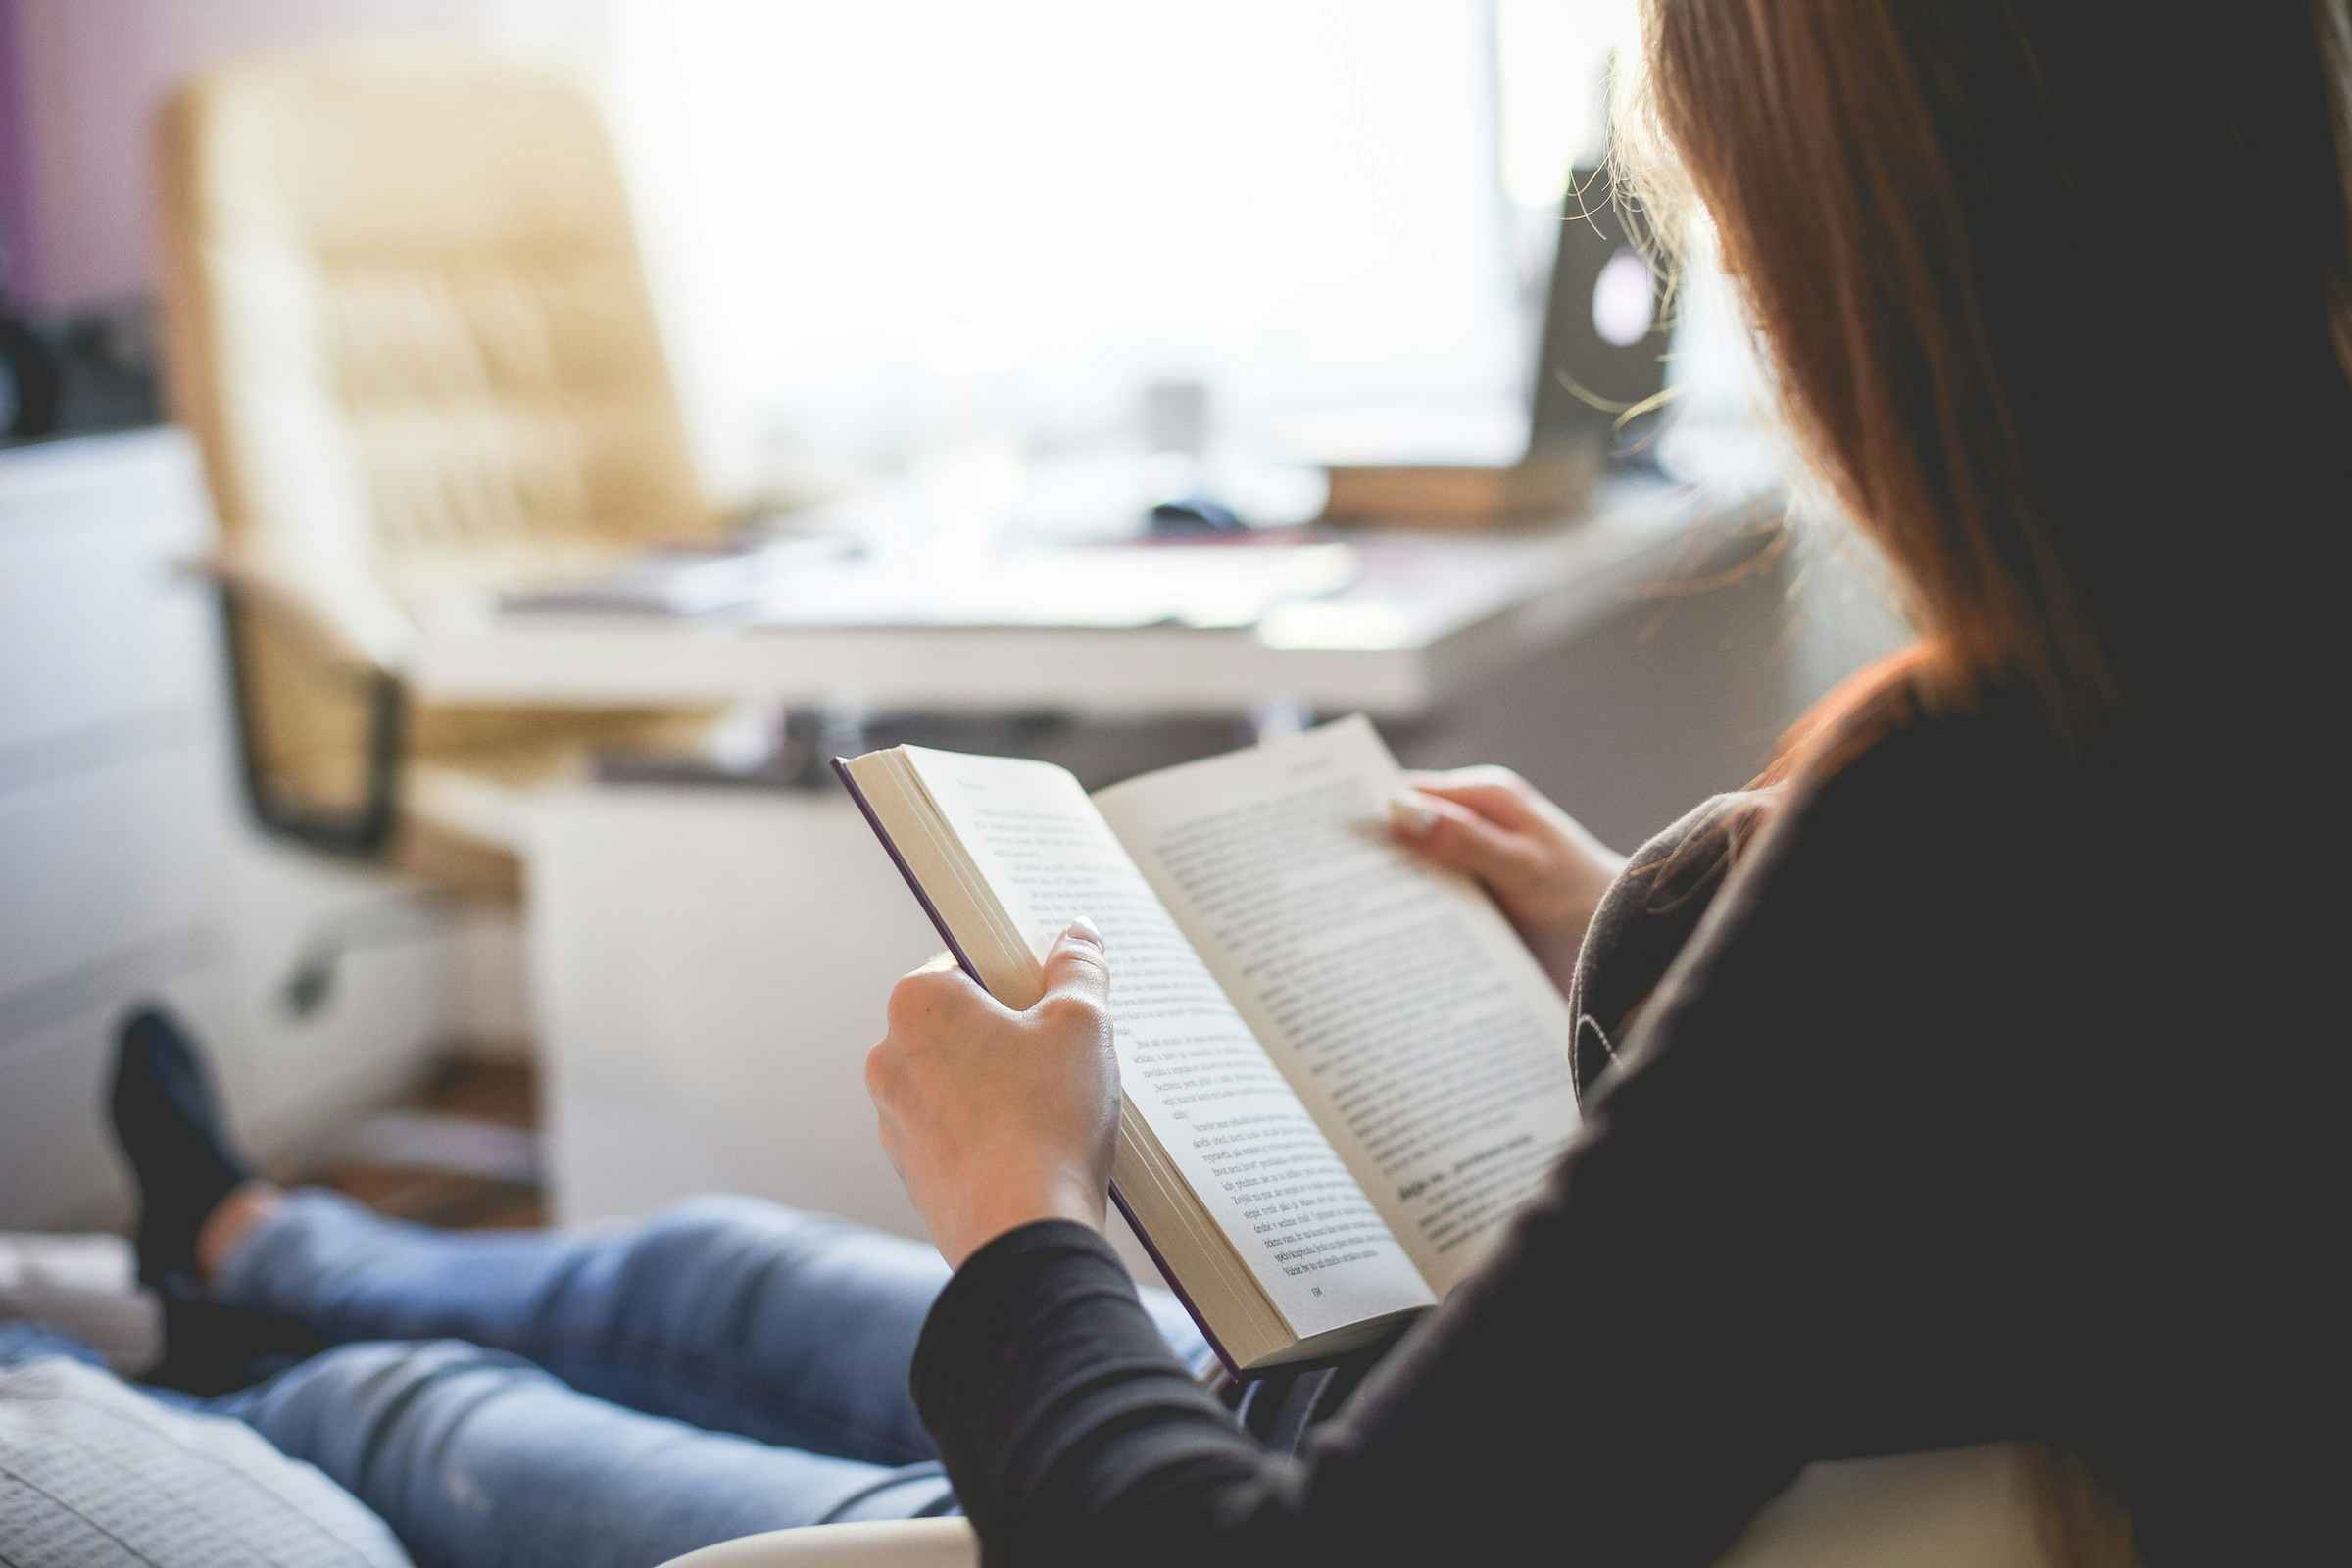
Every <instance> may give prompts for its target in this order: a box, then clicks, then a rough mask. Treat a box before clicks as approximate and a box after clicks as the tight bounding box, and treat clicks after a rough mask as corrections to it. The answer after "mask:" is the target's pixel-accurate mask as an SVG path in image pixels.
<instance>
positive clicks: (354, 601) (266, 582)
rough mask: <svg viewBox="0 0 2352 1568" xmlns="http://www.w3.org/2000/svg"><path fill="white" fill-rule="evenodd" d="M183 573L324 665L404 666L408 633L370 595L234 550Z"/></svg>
mask: <svg viewBox="0 0 2352 1568" xmlns="http://www.w3.org/2000/svg"><path fill="white" fill-rule="evenodd" d="M178 569H179V571H180V572H181V574H182V575H184V576H187V577H190V578H193V579H195V580H197V581H201V582H208V583H211V584H212V585H213V586H214V587H215V588H217V589H219V590H220V591H221V594H222V596H223V597H224V598H227V599H233V600H234V601H235V602H236V603H237V605H238V606H239V607H240V608H241V609H246V610H250V611H252V612H253V613H257V614H260V615H264V616H267V617H268V618H269V619H270V622H271V623H272V624H274V625H276V626H277V627H279V628H281V629H283V630H286V631H289V632H292V633H293V634H294V635H295V636H297V637H298V638H300V639H301V641H302V642H303V643H304V644H305V645H306V646H307V647H308V648H309V649H310V650H311V651H312V652H313V653H314V654H315V655H317V656H318V657H319V660H320V661H321V662H325V663H328V664H332V665H335V666H337V667H340V668H344V669H348V670H351V671H354V672H364V673H375V672H384V673H391V672H394V671H396V670H397V669H398V667H399V665H400V662H401V658H402V655H403V653H404V651H405V649H406V645H407V642H408V634H407V628H406V627H405V626H404V625H402V624H401V619H400V616H399V615H398V613H396V612H394V611H392V610H391V609H389V608H388V607H387V606H385V605H383V604H381V603H378V602H377V596H375V595H373V594H371V593H367V592H361V591H355V590H352V589H349V588H345V589H341V590H338V589H337V588H335V587H333V586H332V585H330V584H328V583H327V582H325V581H324V580H323V579H314V578H311V577H309V576H307V575H305V574H300V573H297V572H294V571H291V570H288V569H286V568H284V567H282V566H279V565H277V564H274V563H271V562H270V561H267V560H264V559H262V558H260V557H257V556H254V555H251V554H248V553H246V552H243V551H239V550H236V549H233V548H222V549H219V550H215V551H213V552H211V553H209V554H207V555H204V556H200V557H196V558H194V559H191V560H187V561H183V562H181V563H179V566H178Z"/></svg>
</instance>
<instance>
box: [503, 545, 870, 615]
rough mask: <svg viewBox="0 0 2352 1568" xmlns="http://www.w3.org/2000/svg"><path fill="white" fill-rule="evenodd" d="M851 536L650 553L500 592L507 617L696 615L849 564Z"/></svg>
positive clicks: (747, 600) (736, 604) (682, 547)
mask: <svg viewBox="0 0 2352 1568" xmlns="http://www.w3.org/2000/svg"><path fill="white" fill-rule="evenodd" d="M856 551H857V543H856V541H855V540H853V539H851V538H849V537H848V536H847V535H843V534H815V535H810V536H809V537H806V538H783V539H765V540H754V541H747V542H745V543H741V544H721V545H711V546H699V545H680V546H673V547H668V548H663V549H656V550H648V551H646V552H645V553H644V554H643V555H641V556H639V557H637V558H636V559H635V560H633V561H630V562H629V563H628V564H626V565H623V566H621V567H619V568H618V569H616V570H609V571H604V572H601V573H599V574H597V575H595V576H591V577H581V578H575V579H571V580H568V581H564V582H552V583H540V584H535V585H533V586H531V587H528V588H521V589H515V590H512V591H510V592H507V593H503V594H500V595H499V598H498V609H499V613H501V614H516V615H659V616H667V617H692V616H700V615H711V614H716V613H720V612H722V611H727V610H733V609H739V608H742V607H745V606H749V605H753V604H757V603H758V602H759V601H760V599H761V598H763V597H765V596H766V595H767V594H768V593H769V591H770V590H771V589H772V588H773V586H774V584H775V583H777V582H778V581H781V580H784V579H786V578H788V577H790V576H792V575H795V574H797V573H799V572H802V571H806V570H809V569H810V568H813V567H819V566H823V565H825V564H829V563H833V562H840V561H844V560H847V559H848V558H849V557H851V556H852V555H854V554H855V553H856Z"/></svg>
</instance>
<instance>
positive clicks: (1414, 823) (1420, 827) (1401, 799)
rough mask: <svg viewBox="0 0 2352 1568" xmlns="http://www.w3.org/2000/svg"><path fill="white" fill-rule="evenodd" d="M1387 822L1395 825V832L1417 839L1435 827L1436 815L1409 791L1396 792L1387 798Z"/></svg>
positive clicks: (1428, 805)
mask: <svg viewBox="0 0 2352 1568" xmlns="http://www.w3.org/2000/svg"><path fill="white" fill-rule="evenodd" d="M1389 820H1390V821H1391V822H1393V823H1395V824H1396V826H1397V832H1399V833H1402V834H1404V835H1405V836H1406V837H1408V838H1419V837H1420V836H1421V835H1422V834H1424V833H1426V832H1428V831H1429V830H1430V829H1431V828H1433V827H1435V826H1437V822H1438V813H1437V812H1436V811H1435V810H1434V809H1431V807H1430V804H1429V803H1428V802H1427V801H1425V800H1423V799H1422V798H1421V797H1420V796H1418V795H1415V794H1414V793H1413V792H1412V791H1411V790H1398V791H1397V793H1396V794H1394V795H1392V796H1390V797H1389Z"/></svg>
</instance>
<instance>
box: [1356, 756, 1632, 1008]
mask: <svg viewBox="0 0 2352 1568" xmlns="http://www.w3.org/2000/svg"><path fill="white" fill-rule="evenodd" d="M1389 821H1390V825H1391V827H1392V828H1393V829H1394V830H1395V832H1396V834H1397V840H1398V841H1399V842H1400V843H1402V844H1404V845H1406V846H1408V847H1409V848H1411V849H1412V850H1414V851H1415V852H1417V853H1419V854H1421V855H1426V856H1427V857H1429V858H1431V859H1432V860H1435V861H1437V862H1438V863H1439V864H1441V865H1447V866H1451V867H1453V868H1454V869H1455V870H1457V871H1467V872H1468V873H1470V875H1472V876H1474V877H1476V878H1477V879H1478V880H1479V881H1480V882H1481V883H1483V884H1485V886H1486V889H1487V891H1488V892H1489V893H1491V894H1493V895H1494V896H1495V903H1496V904H1498V905H1500V906H1501V907H1502V912H1503V913H1504V914H1505V915H1507V916H1509V917H1510V921H1511V924H1512V925H1514V926H1516V927H1517V928H1518V930H1519V935H1520V937H1521V938H1522V939H1523V940H1524V941H1525V942H1526V943H1527V945H1528V947H1529V948H1530V949H1531V950H1533V951H1534V953H1535V955H1536V957H1537V958H1538V959H1539V960H1540V961H1541V962H1542V963H1543V965H1544V970H1545V972H1547V973H1548V974H1550V976H1551V978H1552V983H1553V984H1554V985H1556V986H1558V987H1559V988H1560V991H1561V993H1562V994H1563V995H1565V994H1566V992H1567V990H1568V986H1569V982H1570V981H1571V980H1573V979H1574V978H1575V975H1576V956H1577V951H1578V950H1579V949H1580V948H1582V947H1583V946H1584V941H1585V928H1586V927H1587V926H1589V925H1591V924H1592V923H1593V911H1594V910H1595V909H1597V908H1598V907H1600V896H1601V894H1603V893H1604V892H1606V891H1607V890H1608V886H1609V884H1610V883H1611V882H1613V881H1615V880H1616V877H1617V873H1618V872H1619V871H1621V870H1623V869H1624V867H1625V857H1624V856H1622V855H1619V854H1617V853H1616V852H1615V851H1613V850H1611V849H1610V848H1609V847H1608V846H1607V845H1605V844H1603V843H1601V842H1600V840H1598V839H1596V838H1594V837H1593V835H1592V834H1591V833H1588V832H1586V831H1585V829H1584V827H1583V825H1582V824H1580V823H1579V822H1578V821H1577V820H1576V819H1575V818H1574V817H1572V816H1570V815H1569V814H1568V813H1567V812H1565V811H1563V810H1561V809H1559V808H1558V807H1556V806H1554V805H1552V804H1551V802H1549V801H1547V800H1545V799H1544V797H1543V796H1541V795H1539V794H1537V793H1536V791H1535V790H1534V789H1533V788H1531V787H1530V786H1529V784H1528V782H1527V781H1526V780H1525V779H1523V778H1521V777H1520V776H1519V775H1518V774H1516V773H1514V772H1512V771H1511V770H1510V769H1509V768H1505V767H1462V768H1455V769H1453V770H1451V771H1449V772H1444V773H1407V774H1406V775H1405V788H1404V789H1402V790H1400V791H1398V792H1397V796H1396V798H1395V799H1393V800H1392V801H1390V803H1389Z"/></svg>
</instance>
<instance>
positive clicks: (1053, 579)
mask: <svg viewBox="0 0 2352 1568" xmlns="http://www.w3.org/2000/svg"><path fill="white" fill-rule="evenodd" d="M1356 574H1357V560H1356V554H1355V551H1354V550H1353V549H1352V548H1351V547H1349V546H1348V545H1337V544H1312V545H1249V544H1236V545H1222V544H1217V545H1103V546H1082V547H1073V548H1066V549H1040V550H1029V551H1020V552H1015V553H1012V554H1008V555H1004V556H997V557H990V558H987V559H985V560H981V561H975V562H971V563H968V564H967V563H962V562H946V561H940V560H935V559H926V560H923V561H920V562H918V563H908V562H906V561H899V562H874V561H867V560H863V559H859V558H858V557H856V556H855V555H854V554H852V553H850V551H849V550H848V549H847V547H845V546H843V545H842V544H840V543H839V542H837V541H834V540H830V539H821V540H819V539H812V540H804V541H797V542H794V543H793V544H790V545H769V546H765V547H761V548H759V549H753V550H743V551H732V552H700V553H697V552H685V551H662V552H656V553H651V554H649V555H647V556H646V557H644V558H643V559H642V560H640V561H637V562H634V563H631V564H629V565H628V566H626V567H624V568H622V569H620V570H618V571H614V572H611V573H608V574H606V575H604V576H601V577H596V578H590V579H584V580H580V581H575V582H568V583H560V584H551V585H548V586H545V587H538V588H532V589H529V590H527V591H522V592H515V593H508V594H504V595H501V596H500V598H499V601H498V610H499V613H500V614H502V615H515V616H528V617H531V618H533V619H539V618H555V617H590V618H599V617H606V616H631V617H637V616H653V617H659V618H666V619H693V620H711V621H713V622H720V623H724V624H727V625H730V626H736V627H761V626H772V627H778V628H783V627H812V628H819V627H839V628H851V627H890V628H915V629H922V628H933V627H953V628H963V629H977V628H991V627H1007V628H1021V629H1041V628H1054V627H1069V628H1076V629H1081V630H1112V629H1118V628H1123V627H1133V626H1158V625H1171V624H1172V625H1180V626H1193V627H1201V628H1215V627H1236V626H1252V625H1255V624H1257V622H1258V621H1259V620H1260V619H1262V618H1263V617H1264V616H1265V615H1266V613H1268V612H1269V611H1271V610H1273V609H1274V608H1275V607H1277V606H1280V605H1286V604H1293V603H1297V602H1299V601H1301V600H1312V599H1318V598H1321V597H1324V596H1326V595H1329V594H1335V593H1338V592H1340V591H1341V590H1343V589H1345V588H1347V587H1348V585H1349V584H1351V583H1352V582H1354V580H1355V578H1356Z"/></svg>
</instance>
